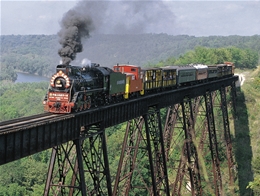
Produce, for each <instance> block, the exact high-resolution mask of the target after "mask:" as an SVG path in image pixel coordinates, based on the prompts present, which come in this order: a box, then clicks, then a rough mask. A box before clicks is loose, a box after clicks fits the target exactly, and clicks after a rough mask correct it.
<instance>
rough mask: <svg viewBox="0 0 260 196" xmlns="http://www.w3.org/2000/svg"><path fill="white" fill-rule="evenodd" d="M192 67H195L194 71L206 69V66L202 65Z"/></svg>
mask: <svg viewBox="0 0 260 196" xmlns="http://www.w3.org/2000/svg"><path fill="white" fill-rule="evenodd" d="M192 66H193V67H195V68H196V69H206V68H208V66H207V65H203V64H193V65H192Z"/></svg>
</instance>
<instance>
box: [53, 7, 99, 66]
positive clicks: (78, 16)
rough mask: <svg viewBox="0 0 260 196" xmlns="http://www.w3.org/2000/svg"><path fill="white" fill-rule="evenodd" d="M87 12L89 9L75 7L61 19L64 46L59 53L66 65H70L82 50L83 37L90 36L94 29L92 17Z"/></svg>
mask: <svg viewBox="0 0 260 196" xmlns="http://www.w3.org/2000/svg"><path fill="white" fill-rule="evenodd" d="M86 12H87V10H81V9H77V8H74V9H71V10H69V11H68V12H67V13H65V14H64V16H63V18H62V20H61V24H60V25H61V30H60V31H59V32H58V35H59V37H60V40H59V42H60V44H61V46H62V48H61V49H59V51H58V54H59V55H60V57H61V58H62V63H63V64H65V65H69V64H70V62H71V61H73V60H74V59H75V58H76V54H77V53H78V52H82V50H83V47H82V43H81V39H82V38H84V37H89V33H90V31H92V30H94V26H93V22H92V19H91V17H90V16H88V15H87V14H86Z"/></svg>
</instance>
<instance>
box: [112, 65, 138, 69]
mask: <svg viewBox="0 0 260 196" xmlns="http://www.w3.org/2000/svg"><path fill="white" fill-rule="evenodd" d="M114 67H137V68H138V67H140V66H138V65H128V64H118V65H114Z"/></svg>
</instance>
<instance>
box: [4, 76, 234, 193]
mask: <svg viewBox="0 0 260 196" xmlns="http://www.w3.org/2000/svg"><path fill="white" fill-rule="evenodd" d="M237 79H238V77H237V76H233V77H231V78H224V79H220V80H218V81H211V82H208V83H203V84H197V85H194V86H186V87H182V88H178V89H175V90H171V91H168V92H161V93H158V94H155V95H148V96H143V97H139V98H136V99H131V100H127V101H124V102H122V103H116V104H111V105H106V106H102V107H100V108H93V109H91V110H87V111H82V112H78V113H73V114H67V115H56V114H41V115H35V116H30V117H24V118H20V119H15V120H10V121H5V122H1V123H0V130H1V131H0V164H6V163H8V162H11V161H14V160H17V159H20V158H23V157H25V156H28V155H32V154H34V153H37V152H40V151H43V150H46V149H49V148H52V155H51V157H50V163H49V169H48V175H47V179H46V185H45V190H43V192H44V195H83V196H84V195H135V193H136V192H138V193H140V192H141V193H143V195H203V194H205V193H211V194H212V195H224V192H225V191H227V189H230V190H228V191H229V192H231V193H232V191H234V190H232V187H233V183H234V175H235V170H234V166H235V161H234V158H233V153H232V143H231V135H230V125H229V115H232V112H231V110H232V111H233V112H234V111H235V97H236V89H235V81H237ZM232 103H233V104H232ZM216 116H219V117H221V118H219V117H218V118H216ZM120 123H125V125H126V129H125V135H124V138H120V139H122V141H121V143H122V147H121V152H118V155H120V158H119V160H118V167H117V169H115V168H113V170H115V171H116V173H111V168H110V165H109V161H110V160H109V159H108V149H107V137H106V128H108V127H111V126H114V125H117V124H120ZM223 168H225V169H226V168H228V170H225V171H223V170H222V169H223ZM227 187H229V188H227Z"/></svg>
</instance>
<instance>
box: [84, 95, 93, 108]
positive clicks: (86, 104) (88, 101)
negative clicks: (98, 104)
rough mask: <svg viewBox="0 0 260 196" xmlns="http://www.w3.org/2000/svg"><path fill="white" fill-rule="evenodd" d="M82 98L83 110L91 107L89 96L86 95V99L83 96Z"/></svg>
mask: <svg viewBox="0 0 260 196" xmlns="http://www.w3.org/2000/svg"><path fill="white" fill-rule="evenodd" d="M84 100H85V101H84V104H83V106H84V110H87V109H89V108H91V97H90V96H88V97H87V98H86V99H85V97H84Z"/></svg>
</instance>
